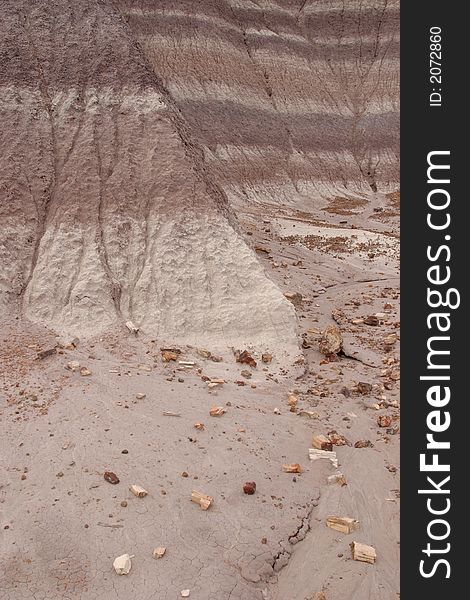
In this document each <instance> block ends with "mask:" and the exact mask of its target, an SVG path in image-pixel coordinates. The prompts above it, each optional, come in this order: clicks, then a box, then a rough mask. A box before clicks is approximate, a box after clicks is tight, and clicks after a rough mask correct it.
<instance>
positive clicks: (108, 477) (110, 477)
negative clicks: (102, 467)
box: [103, 471, 119, 485]
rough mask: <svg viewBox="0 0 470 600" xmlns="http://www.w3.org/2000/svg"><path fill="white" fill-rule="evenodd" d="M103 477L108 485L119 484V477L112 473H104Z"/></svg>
mask: <svg viewBox="0 0 470 600" xmlns="http://www.w3.org/2000/svg"><path fill="white" fill-rule="evenodd" d="M103 477H104V479H105V480H106V481H107V482H108V483H112V484H113V485H116V483H119V477H118V476H117V475H116V473H113V472H112V471H105V472H104V475H103Z"/></svg>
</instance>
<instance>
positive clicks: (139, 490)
mask: <svg viewBox="0 0 470 600" xmlns="http://www.w3.org/2000/svg"><path fill="white" fill-rule="evenodd" d="M129 490H130V491H131V492H132V493H133V494H134V496H137V498H145V496H147V495H148V492H147V490H145V489H144V488H143V487H140V485H131V486H130V487H129Z"/></svg>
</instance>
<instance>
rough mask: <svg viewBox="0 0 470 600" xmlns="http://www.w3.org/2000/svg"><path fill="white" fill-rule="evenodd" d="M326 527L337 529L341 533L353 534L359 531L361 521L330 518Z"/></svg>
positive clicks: (346, 518)
mask: <svg viewBox="0 0 470 600" xmlns="http://www.w3.org/2000/svg"><path fill="white" fill-rule="evenodd" d="M326 525H327V527H329V528H330V529H335V530H336V531H340V532H341V533H351V532H353V531H356V529H358V527H359V521H357V519H351V518H350V517H328V518H327V519H326Z"/></svg>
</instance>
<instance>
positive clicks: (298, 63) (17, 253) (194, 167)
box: [0, 0, 400, 600]
mask: <svg viewBox="0 0 470 600" xmlns="http://www.w3.org/2000/svg"><path fill="white" fill-rule="evenodd" d="M0 7H1V9H2V20H1V22H0V30H1V32H2V43H1V52H2V54H1V64H2V69H1V71H0V111H1V119H2V128H1V131H0V260H1V268H0V309H1V316H0V597H1V598H2V600H3V599H4V598H5V600H29V599H31V600H75V599H77V600H78V599H80V600H94V599H95V598H100V599H106V600H108V599H109V600H114V599H124V598H126V599H128V598H139V599H144V598H145V599H146V598H149V599H150V598H158V599H159V600H173V599H175V600H176V599H177V598H180V597H181V592H182V590H190V598H194V599H195V600H215V599H217V600H256V599H260V600H311V599H312V598H313V597H314V595H315V594H316V593H317V592H320V591H323V592H324V594H325V597H326V599H327V600H339V599H341V600H396V599H397V598H398V597H399V582H398V556H399V528H398V518H399V452H398V445H399V423H400V421H399V331H400V330H399V327H400V321H399V318H400V317H399V271H398V261H399V239H398V236H399V227H398V221H399V213H400V192H399V182H398V175H399V164H398V124H399V113H398V96H399V94H398V52H399V47H398V43H399V40H398V33H399V32H398V18H399V13H398V10H399V8H398V3H397V2H395V1H387V0H385V1H380V0H363V1H360V0H351V1H349V2H347V3H346V2H342V1H340V0H318V1H313V0H310V1H309V0H269V1H268V0H258V1H256V2H255V1H251V0H200V1H198V2H193V1H190V0H179V1H178V2H176V1H175V0H172V1H171V0H159V1H158V2H156V1H153V0H135V1H134V0H132V1H130V0H76V1H75V2H72V1H71V0H70V1H69V0H50V1H48V2H46V1H45V0H37V1H35V2H29V1H27V0H15V1H13V0H0ZM289 293H291V294H292V293H294V294H295V293H297V294H301V296H302V299H300V298H299V297H298V296H296V297H295V304H294V303H292V302H290V301H289V300H288V299H287V298H286V297H285V296H284V294H289ZM368 317H369V318H368ZM128 321H132V323H133V324H135V326H136V327H137V328H139V331H138V333H136V334H135V333H132V332H130V331H129V330H128V329H127V328H126V326H125V323H126V322H128ZM331 325H336V326H337V327H339V328H340V330H341V332H342V336H343V352H342V353H340V354H339V355H338V356H337V357H336V360H333V358H334V357H328V358H326V357H325V356H324V355H322V354H321V353H320V352H319V337H320V334H321V331H323V330H324V329H325V327H327V326H331ZM74 337H77V338H78V341H77V342H76V343H75V344H71V340H72V339H73V338H74ZM162 348H170V349H177V350H178V351H180V352H178V353H176V356H175V357H176V360H175V361H173V360H170V361H169V362H165V361H164V360H163V358H162V351H161V349H162ZM48 349H55V351H54V352H52V353H51V354H50V355H48V356H45V357H44V358H38V353H40V352H41V351H44V350H48ZM244 349H247V350H248V351H249V352H250V353H251V354H252V356H253V357H254V358H255V360H256V362H257V366H256V367H253V366H249V365H246V364H240V363H237V362H236V360H235V355H234V350H244ZM201 350H206V351H205V352H202V351H201ZM209 353H212V358H214V357H215V358H216V359H217V360H212V359H211V356H209ZM263 353H265V354H266V353H269V354H271V355H272V357H273V358H272V361H271V362H263V360H262V355H263ZM74 361H75V362H76V363H78V365H79V366H77V365H73V364H70V363H73V362H74ZM179 361H188V362H189V364H187V365H184V364H180V362H179ZM67 365H69V367H70V366H71V367H72V368H67ZM80 368H85V369H88V370H89V372H90V374H88V375H87V374H86V371H83V372H82V373H83V374H82V373H81V372H80ZM246 371H248V373H247V372H246ZM242 372H243V374H242ZM250 375H251V377H250ZM211 378H214V379H223V380H224V381H225V383H223V384H222V383H221V384H217V385H213V386H209V385H208V383H210V379H211ZM358 384H366V385H359V386H358ZM289 393H294V394H295V396H296V397H297V398H298V402H297V405H296V407H295V409H294V411H291V410H290V406H289V405H288V395H289ZM214 406H221V407H223V408H224V409H225V411H226V412H225V413H224V414H223V415H222V416H220V417H211V416H210V415H209V411H210V409H211V408H212V407H214ZM278 413H279V414H278ZM175 414H176V415H179V416H172V415H175ZM380 417H390V419H384V420H383V421H381V420H380ZM379 421H380V422H387V423H388V421H391V422H390V423H389V426H387V427H382V426H380V425H379ZM198 422H202V423H204V428H203V429H202V430H200V429H196V428H194V424H195V423H198ZM331 431H336V432H337V433H338V434H339V435H341V436H344V437H345V438H346V440H347V444H346V445H343V446H337V447H335V448H334V449H335V450H336V452H337V456H338V460H339V470H340V471H341V472H342V473H343V474H344V476H345V478H346V481H347V485H346V486H344V487H341V486H339V485H327V477H328V476H329V475H332V474H334V473H335V472H336V470H335V469H334V468H333V466H332V465H331V464H329V462H328V461H316V462H310V461H309V454H308V450H309V448H310V447H311V441H312V436H313V435H314V434H328V433H329V432H331ZM359 441H363V442H364V441H365V442H368V443H367V444H356V443H357V442H359ZM356 445H357V446H359V447H355V446H356ZM361 445H365V446H366V447H360V446H361ZM123 451H125V452H123ZM291 463H299V464H300V465H301V467H302V473H300V474H292V473H285V472H283V471H282V465H283V464H291ZM105 471H113V472H114V473H116V475H117V476H118V477H119V479H120V481H119V483H118V484H116V485H111V484H110V483H108V482H107V481H105V479H104V477H103V475H104V472H105ZM247 481H254V482H256V492H255V494H253V495H247V494H244V493H243V485H244V483H245V482H247ZM133 484H136V485H140V486H142V487H144V488H145V489H146V490H147V491H148V495H147V496H146V497H144V498H137V497H135V496H134V495H133V494H132V493H131V492H130V491H129V487H130V486H131V485H133ZM192 490H198V491H200V492H202V493H203V494H208V495H210V496H211V497H212V498H213V503H212V505H211V506H210V508H209V509H208V510H207V511H203V510H201V508H200V507H199V506H198V505H197V504H195V503H193V502H191V491H192ZM332 514H333V515H340V516H348V517H353V518H356V519H358V520H359V529H358V530H357V531H355V532H354V533H353V534H348V535H345V534H342V533H339V532H338V531H334V530H332V529H330V528H328V527H326V524H325V522H326V518H327V517H328V516H330V515H332ZM353 539H354V540H357V541H360V542H363V543H366V544H370V545H372V546H374V547H375V549H376V551H377V561H376V563H375V564H373V565H371V564H365V563H361V562H356V561H353V560H352V559H351V553H350V549H349V543H350V542H351V541H352V540H353ZM158 546H164V547H166V553H165V555H164V556H163V557H162V558H161V559H158V560H156V559H154V558H153V556H152V552H153V549H154V548H156V547H158ZM124 553H128V554H129V555H131V556H133V558H132V559H131V560H132V569H131V571H130V573H129V574H128V575H123V576H119V575H117V574H116V573H115V572H114V569H113V566H112V565H113V560H114V559H115V558H116V557H117V556H119V555H121V554H124Z"/></svg>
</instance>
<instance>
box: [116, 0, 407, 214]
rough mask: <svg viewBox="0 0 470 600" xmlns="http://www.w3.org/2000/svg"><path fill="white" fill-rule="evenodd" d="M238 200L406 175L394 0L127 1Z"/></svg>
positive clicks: (144, 42) (384, 185) (147, 48)
mask: <svg viewBox="0 0 470 600" xmlns="http://www.w3.org/2000/svg"><path fill="white" fill-rule="evenodd" d="M118 5H119V7H120V10H121V12H122V14H123V15H124V16H125V18H126V20H127V22H128V23H129V26H130V28H131V30H132V32H133V34H134V35H135V36H136V39H138V41H139V43H140V45H141V47H142V49H143V51H144V53H145V56H146V57H147V59H148V61H149V64H150V65H151V66H152V68H153V69H154V70H155V72H156V73H158V74H159V76H160V77H161V78H162V81H163V82H164V84H165V86H166V87H167V89H168V90H169V91H170V93H171V95H172V97H173V98H174V99H175V100H176V102H177V104H178V106H179V107H180V109H181V111H182V112H183V114H184V116H185V118H186V120H187V122H188V123H189V124H190V126H191V128H192V130H193V131H194V133H195V135H196V136H197V138H198V140H199V142H200V143H201V145H202V146H203V147H204V149H205V161H206V163H207V165H208V167H209V168H210V171H211V173H212V174H213V176H214V178H215V179H216V180H217V181H218V182H220V184H221V185H222V186H223V188H224V189H225V190H226V192H227V194H228V195H229V197H230V198H231V199H233V200H234V199H239V200H241V201H243V200H248V201H254V202H260V201H263V200H267V201H271V202H273V203H282V204H287V205H289V204H295V203H296V202H297V203H300V204H302V203H304V204H305V203H306V200H307V199H310V203H311V202H312V200H313V199H314V198H315V197H318V196H322V195H323V196H334V195H335V194H338V193H340V191H341V193H343V194H344V192H345V191H349V192H351V191H362V192H364V191H370V190H371V189H372V190H373V191H377V190H380V191H382V192H391V191H394V190H395V189H396V187H397V183H398V129H399V118H398V83H399V82H398V58H399V39H398V26H399V12H398V10H399V5H398V2H395V1H394V0H392V1H389V0H365V1H364V0H351V1H348V2H344V1H342V0H322V1H318V0H278V1H276V2H274V1H271V0H258V1H254V0H253V1H252V0H201V1H198V2H193V1H191V0H183V1H174V0H162V1H161V2H157V3H155V2H152V1H151V0H137V1H133V0H118Z"/></svg>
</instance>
